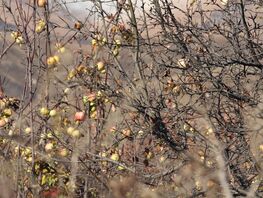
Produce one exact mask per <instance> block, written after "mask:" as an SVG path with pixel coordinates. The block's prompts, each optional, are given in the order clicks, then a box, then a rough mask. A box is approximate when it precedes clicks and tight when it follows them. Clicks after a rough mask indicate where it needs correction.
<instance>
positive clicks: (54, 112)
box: [49, 109, 57, 117]
mask: <svg viewBox="0 0 263 198" xmlns="http://www.w3.org/2000/svg"><path fill="white" fill-rule="evenodd" d="M56 115H57V111H56V109H52V110H51V111H50V112H49V116H50V117H54V116H56Z"/></svg>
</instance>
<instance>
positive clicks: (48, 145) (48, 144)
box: [45, 142, 54, 152]
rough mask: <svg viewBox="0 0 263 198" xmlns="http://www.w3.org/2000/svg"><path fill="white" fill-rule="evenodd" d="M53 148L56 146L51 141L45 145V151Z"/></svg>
mask: <svg viewBox="0 0 263 198" xmlns="http://www.w3.org/2000/svg"><path fill="white" fill-rule="evenodd" d="M53 148H54V145H53V144H52V143H51V142H49V143H47V144H46V145H45V151H46V152H49V151H51V150H52V149H53Z"/></svg>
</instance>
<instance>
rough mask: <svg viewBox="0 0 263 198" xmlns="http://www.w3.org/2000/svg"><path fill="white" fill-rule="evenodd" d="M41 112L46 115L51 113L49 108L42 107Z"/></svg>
mask: <svg viewBox="0 0 263 198" xmlns="http://www.w3.org/2000/svg"><path fill="white" fill-rule="evenodd" d="M40 114H41V115H44V116H47V115H48V114H49V110H48V108H46V107H42V108H41V109H40Z"/></svg>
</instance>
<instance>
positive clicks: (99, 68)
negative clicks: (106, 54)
mask: <svg viewBox="0 0 263 198" xmlns="http://www.w3.org/2000/svg"><path fill="white" fill-rule="evenodd" d="M104 68H105V65H104V63H103V62H102V61H100V62H98V63H97V69H98V71H102V70H104Z"/></svg>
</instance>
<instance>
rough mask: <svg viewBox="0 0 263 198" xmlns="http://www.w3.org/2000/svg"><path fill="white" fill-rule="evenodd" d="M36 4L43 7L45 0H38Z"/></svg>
mask: <svg viewBox="0 0 263 198" xmlns="http://www.w3.org/2000/svg"><path fill="white" fill-rule="evenodd" d="M37 4H38V6H39V7H44V6H45V5H46V4H47V0H38V1H37Z"/></svg>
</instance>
